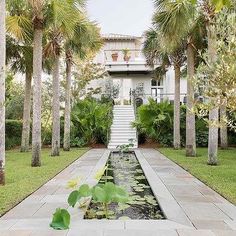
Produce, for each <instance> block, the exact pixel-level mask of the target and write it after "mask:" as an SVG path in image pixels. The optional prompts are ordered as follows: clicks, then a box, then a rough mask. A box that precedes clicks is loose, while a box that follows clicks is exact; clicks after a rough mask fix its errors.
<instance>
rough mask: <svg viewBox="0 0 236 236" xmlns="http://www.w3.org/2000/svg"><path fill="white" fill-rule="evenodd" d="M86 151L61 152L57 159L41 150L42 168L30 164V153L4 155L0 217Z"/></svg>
mask: <svg viewBox="0 0 236 236" xmlns="http://www.w3.org/2000/svg"><path fill="white" fill-rule="evenodd" d="M87 150H88V149H86V148H84V149H72V150H71V151H70V152H63V151H61V155H60V156H59V157H51V156H50V149H43V150H42V166H41V167H34V168H32V167H31V166H30V164H31V153H30V152H29V153H21V152H19V151H16V150H11V151H7V153H6V185H5V186H0V216H1V215H2V214H3V213H4V212H6V211H7V210H9V209H11V208H12V207H13V206H15V205H16V204H17V203H19V202H20V201H22V200H23V199H24V198H25V197H27V196H28V195H29V194H31V193H32V192H34V191H35V190H36V189H38V188H39V187H40V186H41V185H43V184H44V183H46V182H47V181H48V180H50V179H51V178H53V177H54V176H55V175H56V174H57V173H59V172H60V171H61V170H63V169H64V168H65V167H67V166H68V165H69V164H70V163H72V162H73V161H74V160H76V159H78V157H80V156H81V155H82V154H83V153H85V152H86V151H87Z"/></svg>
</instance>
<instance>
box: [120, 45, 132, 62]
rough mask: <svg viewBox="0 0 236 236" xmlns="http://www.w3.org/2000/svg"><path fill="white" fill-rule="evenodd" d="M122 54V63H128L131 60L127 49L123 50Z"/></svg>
mask: <svg viewBox="0 0 236 236" xmlns="http://www.w3.org/2000/svg"><path fill="white" fill-rule="evenodd" d="M122 52H123V54H124V61H126V62H128V61H129V60H130V58H131V55H130V50H129V49H128V48H125V49H123V50H122Z"/></svg>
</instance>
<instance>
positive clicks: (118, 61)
mask: <svg viewBox="0 0 236 236" xmlns="http://www.w3.org/2000/svg"><path fill="white" fill-rule="evenodd" d="M104 58H105V61H104V64H105V66H106V69H107V71H108V72H149V71H152V69H151V68H150V67H149V66H148V65H147V63H146V60H145V57H144V56H143V54H142V51H141V50H129V52H128V57H126V58H125V55H124V52H123V50H104Z"/></svg>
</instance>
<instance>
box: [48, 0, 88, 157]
mask: <svg viewBox="0 0 236 236" xmlns="http://www.w3.org/2000/svg"><path fill="white" fill-rule="evenodd" d="M83 4H84V2H83V1H82V0H81V1H65V2H63V4H61V1H60V0H53V1H51V3H50V4H49V6H48V9H47V12H48V14H47V18H48V19H47V21H48V22H50V24H49V32H50V33H49V39H48V43H47V44H46V46H45V49H44V54H45V56H46V57H47V56H50V57H52V59H53V98H52V100H53V101H52V123H53V127H52V151H51V155H52V156H59V155H60V100H59V97H60V94H59V86H60V78H59V75H60V57H61V53H62V42H63V41H66V40H67V39H71V38H72V37H73V36H74V33H75V31H74V29H75V26H76V25H77V24H78V22H79V21H80V19H81V14H82V12H81V9H83V8H82V7H83Z"/></svg>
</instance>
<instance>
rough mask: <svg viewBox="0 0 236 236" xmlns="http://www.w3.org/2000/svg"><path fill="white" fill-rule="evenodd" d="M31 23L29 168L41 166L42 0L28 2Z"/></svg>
mask: <svg viewBox="0 0 236 236" xmlns="http://www.w3.org/2000/svg"><path fill="white" fill-rule="evenodd" d="M29 2H30V4H31V7H32V15H33V18H32V21H33V81H34V87H33V126H32V161H31V166H33V167H37V166H41V103H42V101H41V77H42V53H43V50H42V39H43V23H44V15H43V7H44V0H29Z"/></svg>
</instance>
